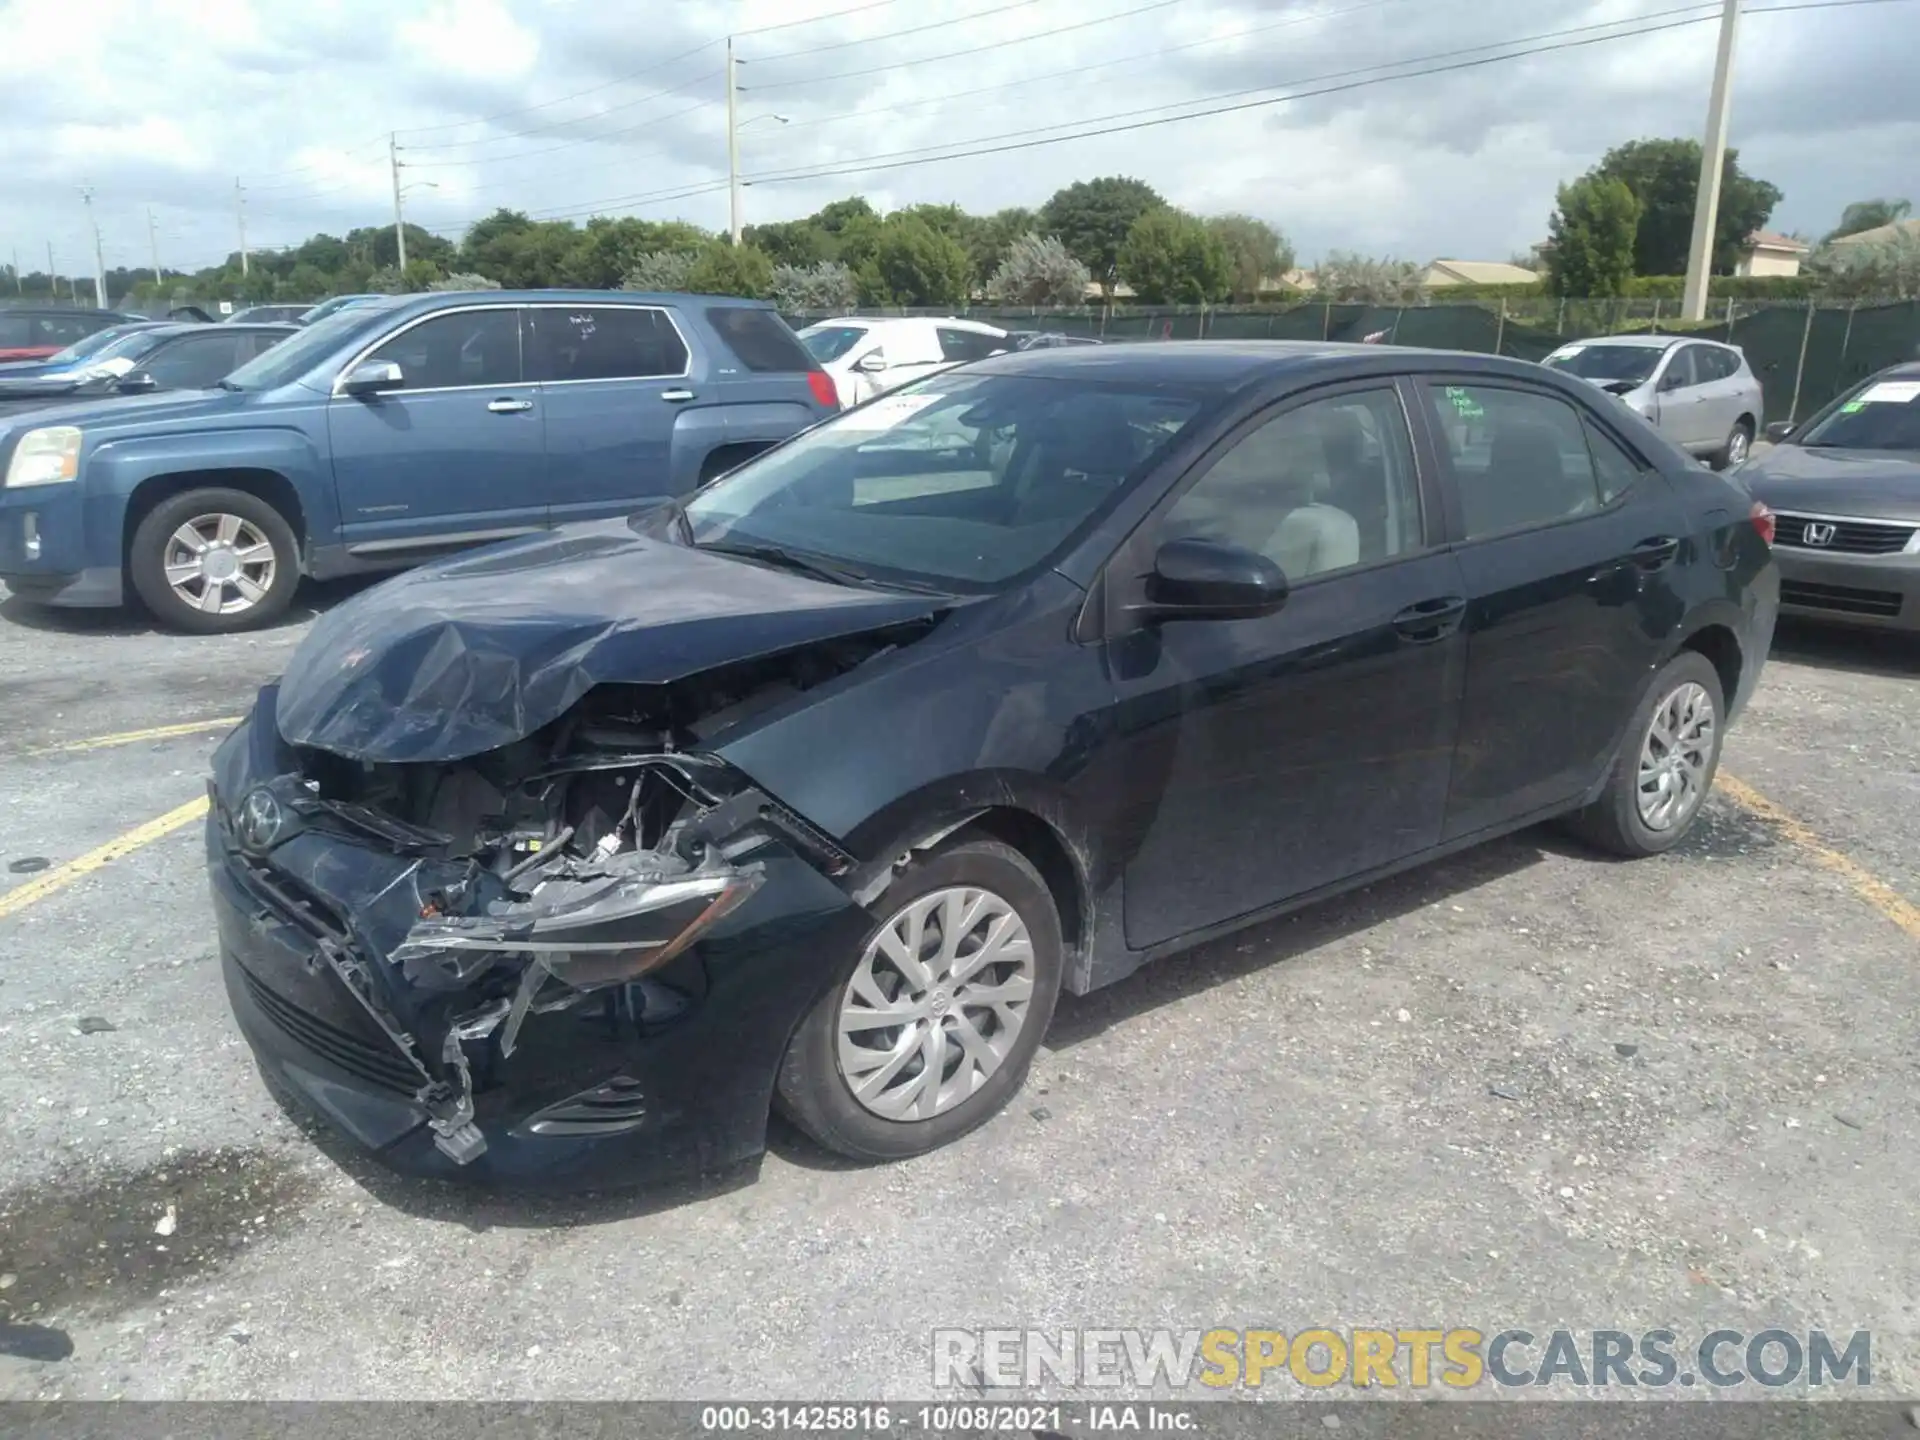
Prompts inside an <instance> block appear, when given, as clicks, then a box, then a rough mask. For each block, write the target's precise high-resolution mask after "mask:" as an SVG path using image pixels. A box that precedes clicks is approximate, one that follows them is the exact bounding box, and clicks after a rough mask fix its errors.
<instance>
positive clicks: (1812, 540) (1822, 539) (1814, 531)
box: [1800, 520, 1840, 545]
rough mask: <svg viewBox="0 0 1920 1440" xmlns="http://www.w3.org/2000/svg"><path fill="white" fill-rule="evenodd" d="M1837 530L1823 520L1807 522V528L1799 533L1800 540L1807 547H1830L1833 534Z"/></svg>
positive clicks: (1837, 527)
mask: <svg viewBox="0 0 1920 1440" xmlns="http://www.w3.org/2000/svg"><path fill="white" fill-rule="evenodd" d="M1839 528H1840V527H1839V526H1837V525H1830V524H1828V523H1827V522H1826V521H1824V520H1814V521H1811V522H1809V523H1808V525H1807V528H1806V529H1805V530H1802V531H1801V532H1800V538H1801V539H1802V540H1804V541H1806V542H1807V544H1809V545H1831V544H1832V543H1833V537H1834V534H1835V533H1836V532H1837V531H1838V530H1839Z"/></svg>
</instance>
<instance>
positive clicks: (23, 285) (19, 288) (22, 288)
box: [13, 245, 27, 295]
mask: <svg viewBox="0 0 1920 1440" xmlns="http://www.w3.org/2000/svg"><path fill="white" fill-rule="evenodd" d="M13 293H14V294H16V295H24V294H26V293H27V282H26V281H24V280H22V279H21V278H20V247H19V246H18V245H16V246H14V247H13Z"/></svg>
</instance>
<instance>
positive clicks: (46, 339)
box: [0, 305, 144, 361]
mask: <svg viewBox="0 0 1920 1440" xmlns="http://www.w3.org/2000/svg"><path fill="white" fill-rule="evenodd" d="M143 318H144V317H143V316H139V315H123V314H121V313H120V312H119V311H118V310H78V309H72V310H62V309H59V308H57V307H56V308H47V309H41V308H36V307H31V306H25V305H12V306H6V307H0V361H6V360H44V359H46V358H47V357H48V356H49V355H57V354H58V353H59V352H60V351H62V350H64V349H66V348H67V346H69V345H71V344H73V343H74V341H76V340H83V339H85V338H86V337H87V336H89V335H91V334H93V332H94V331H96V330H104V329H106V328H107V327H108V326H109V325H124V324H126V323H127V322H128V321H129V320H139V319H143Z"/></svg>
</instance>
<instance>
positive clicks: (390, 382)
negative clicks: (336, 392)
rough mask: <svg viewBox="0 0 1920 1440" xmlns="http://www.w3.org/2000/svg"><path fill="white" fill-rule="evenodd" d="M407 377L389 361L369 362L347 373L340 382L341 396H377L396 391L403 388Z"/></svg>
mask: <svg viewBox="0 0 1920 1440" xmlns="http://www.w3.org/2000/svg"><path fill="white" fill-rule="evenodd" d="M406 383H407V377H406V376H405V375H403V374H401V373H400V367H399V366H398V365H396V364H394V363H393V362H392V361H391V360H369V361H367V362H366V363H365V364H363V365H356V366H354V367H353V369H351V370H349V371H348V372H347V375H346V378H345V379H344V380H342V381H341V382H340V393H341V394H342V395H378V394H381V393H382V392H384V391H387V390H398V389H401V388H402V387H403V386H405V385H406Z"/></svg>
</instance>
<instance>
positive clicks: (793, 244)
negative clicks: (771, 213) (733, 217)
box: [740, 216, 840, 269]
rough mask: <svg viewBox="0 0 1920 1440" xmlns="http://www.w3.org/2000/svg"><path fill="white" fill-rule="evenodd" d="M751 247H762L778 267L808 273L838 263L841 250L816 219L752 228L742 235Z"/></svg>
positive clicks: (774, 223)
mask: <svg viewBox="0 0 1920 1440" xmlns="http://www.w3.org/2000/svg"><path fill="white" fill-rule="evenodd" d="M740 238H741V239H743V240H745V241H746V242H747V244H749V245H758V246H759V247H760V248H761V249H762V250H764V251H766V252H767V254H769V255H771V256H772V257H773V262H774V264H776V265H792V266H796V267H799V268H801V269H805V268H806V267H808V266H812V265H819V264H821V263H823V262H825V261H828V260H832V259H834V258H835V257H836V256H837V255H838V254H839V253H840V247H839V245H838V244H837V243H836V241H835V239H834V237H833V236H832V235H830V234H828V233H827V231H826V230H824V229H822V228H821V227H820V225H819V224H818V223H817V222H816V221H815V219H814V218H813V217H812V216H808V217H807V218H806V219H804V220H776V221H773V222H772V223H771V224H767V225H749V226H747V227H746V228H745V229H744V230H742V231H741V232H740Z"/></svg>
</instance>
